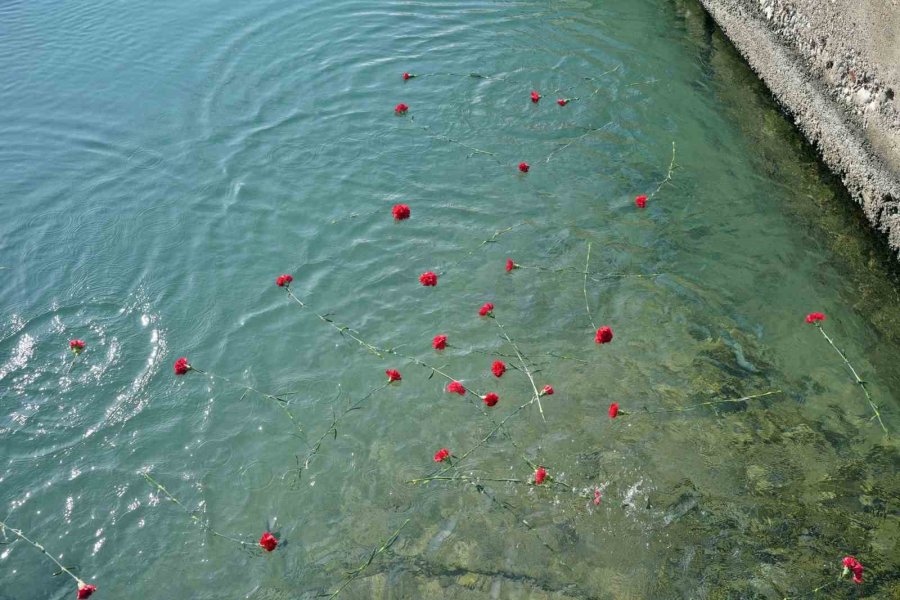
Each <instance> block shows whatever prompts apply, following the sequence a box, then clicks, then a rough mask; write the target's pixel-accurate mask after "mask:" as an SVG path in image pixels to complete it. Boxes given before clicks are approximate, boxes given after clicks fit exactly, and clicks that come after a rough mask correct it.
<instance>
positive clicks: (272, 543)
mask: <svg viewBox="0 0 900 600" xmlns="http://www.w3.org/2000/svg"><path fill="white" fill-rule="evenodd" d="M259 545H260V546H262V547H263V548H264V549H265V551H266V552H271V551H272V550H274V549H275V548H277V547H278V539H277V538H276V537H275V536H274V535H272V534H271V533H269V532H268V531H267V532H265V533H264V534H262V537H261V538H259Z"/></svg>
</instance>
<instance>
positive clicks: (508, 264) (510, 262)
mask: <svg viewBox="0 0 900 600" xmlns="http://www.w3.org/2000/svg"><path fill="white" fill-rule="evenodd" d="M518 266H519V265H517V264H516V263H514V262H513V259H511V258H507V259H506V272H507V273H509V272H510V271H512V270H513V269H515V268H516V267H518Z"/></svg>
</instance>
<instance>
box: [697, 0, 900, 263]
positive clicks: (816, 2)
mask: <svg viewBox="0 0 900 600" xmlns="http://www.w3.org/2000/svg"><path fill="white" fill-rule="evenodd" d="M700 1H701V3H702V4H703V6H704V7H705V8H706V10H707V11H708V12H709V14H710V15H711V16H712V17H713V19H715V21H716V22H717V23H718V24H719V26H720V27H721V28H722V30H723V31H724V32H725V34H726V35H727V36H728V37H729V38H730V39H731V41H732V43H733V44H734V45H735V46H736V47H737V49H738V51H739V52H740V53H741V54H742V55H743V56H744V58H745V59H746V60H747V61H748V62H749V63H750V66H751V67H752V68H753V70H754V71H756V73H757V74H758V75H759V76H760V77H761V78H762V80H763V81H764V82H765V83H766V85H767V86H768V87H769V89H770V90H771V91H772V93H773V94H774V95H775V97H776V98H777V99H778V101H779V102H780V103H781V104H782V105H783V106H784V107H785V108H786V109H787V111H788V112H789V113H790V114H791V115H792V116H793V118H794V120H795V122H796V124H797V126H798V127H799V128H800V129H801V130H802V131H803V133H804V134H805V135H806V136H807V138H808V139H809V140H810V141H811V142H812V143H813V144H815V145H816V147H817V148H818V150H819V152H820V153H821V155H822V158H823V159H824V161H825V163H826V164H827V165H828V166H829V167H830V168H831V169H832V170H833V171H834V172H835V173H837V174H838V175H840V177H841V178H842V180H843V182H844V185H846V186H847V189H848V190H849V191H850V194H851V195H852V196H853V198H854V199H855V200H856V201H857V202H858V203H859V204H860V206H862V209H863V212H864V213H865V215H866V217H867V218H868V220H869V222H870V223H871V224H872V226H873V227H874V228H875V229H877V230H878V231H880V232H882V233H883V234H884V235H885V236H886V238H887V241H888V244H889V245H890V247H891V248H892V249H893V250H894V251H895V252H896V253H898V255H900V98H897V97H896V95H897V94H898V93H900V0H700Z"/></svg>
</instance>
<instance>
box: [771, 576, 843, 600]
mask: <svg viewBox="0 0 900 600" xmlns="http://www.w3.org/2000/svg"><path fill="white" fill-rule="evenodd" d="M840 582H841V580H840V579H837V580H835V581H829V582H828V583H824V584H822V585H820V586H819V587H817V588H816V589H814V590H810V591H808V592H806V593H805V594H801V595H800V596H793V597H788V596H785V597H784V600H794V598H803V597H804V596H814V595H816V594H818V593H819V592H820V591H822V590H824V589H825V588H828V587H831V586H833V585H834V584H836V583H840Z"/></svg>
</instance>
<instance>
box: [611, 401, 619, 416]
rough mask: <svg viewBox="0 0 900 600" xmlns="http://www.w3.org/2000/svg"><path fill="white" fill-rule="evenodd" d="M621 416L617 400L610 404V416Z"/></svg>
mask: <svg viewBox="0 0 900 600" xmlns="http://www.w3.org/2000/svg"><path fill="white" fill-rule="evenodd" d="M617 416H619V405H618V404H617V403H615V402H613V403H612V404H610V405H609V418H610V419H615V418H616V417H617Z"/></svg>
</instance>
